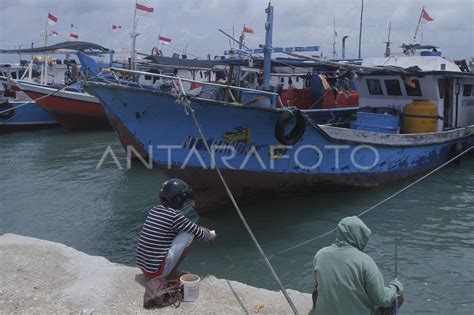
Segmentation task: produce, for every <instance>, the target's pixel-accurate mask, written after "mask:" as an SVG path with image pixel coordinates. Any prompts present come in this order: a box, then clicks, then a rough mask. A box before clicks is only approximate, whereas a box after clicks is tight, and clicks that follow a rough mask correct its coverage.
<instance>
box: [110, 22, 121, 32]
mask: <svg viewBox="0 0 474 315" xmlns="http://www.w3.org/2000/svg"><path fill="white" fill-rule="evenodd" d="M121 29H122V26H121V25H117V24H112V31H117V30H121Z"/></svg>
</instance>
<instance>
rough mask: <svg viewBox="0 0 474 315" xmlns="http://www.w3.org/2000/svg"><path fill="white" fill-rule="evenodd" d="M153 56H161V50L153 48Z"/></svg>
mask: <svg viewBox="0 0 474 315" xmlns="http://www.w3.org/2000/svg"><path fill="white" fill-rule="evenodd" d="M151 55H152V56H161V50H160V49H159V48H158V47H153V48H152V49H151Z"/></svg>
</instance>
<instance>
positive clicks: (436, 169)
mask: <svg viewBox="0 0 474 315" xmlns="http://www.w3.org/2000/svg"><path fill="white" fill-rule="evenodd" d="M473 148H474V146H470V147H469V148H467V149H466V150H464V151H463V152H461V153H459V154H458V155H456V156H455V157H453V158H452V159H450V160H449V161H447V162H445V163H443V164H441V165H440V166H438V167H437V168H435V169H434V170H432V171H431V172H429V173H428V174H426V175H424V176H422V177H420V178H419V179H417V180H416V181H414V182H413V183H411V184H409V185H407V186H405V187H404V188H403V189H401V190H399V191H397V192H396V193H394V194H392V195H390V196H389V197H387V198H385V199H384V200H382V201H380V202H379V203H377V204H375V205H374V206H372V207H370V208H368V209H367V210H365V211H363V212H361V213H360V214H358V215H357V216H358V217H361V216H363V215H365V214H366V213H368V212H370V211H372V210H374V209H375V208H377V207H378V206H380V205H381V204H383V203H385V202H387V201H389V200H390V199H393V198H394V197H396V196H398V195H399V194H401V193H402V192H404V191H405V190H407V189H409V188H411V187H412V186H414V185H415V184H417V183H419V182H421V181H422V180H424V179H425V178H427V177H428V176H430V175H432V174H434V173H436V172H437V171H439V170H440V169H442V168H443V167H445V166H446V165H448V164H450V163H451V162H453V161H455V160H457V159H458V158H460V157H461V156H463V155H464V154H466V153H467V152H469V151H470V150H471V149H473ZM336 229H337V228H334V229H332V230H329V231H327V232H326V233H323V234H321V235H318V236H316V237H313V238H310V239H308V240H306V241H304V242H302V243H299V244H296V245H294V246H291V247H289V248H287V249H284V250H282V251H279V252H277V253H275V254H272V255H270V256H269V259H272V258H273V257H274V256H276V255H281V254H284V253H287V252H289V251H291V250H293V249H295V248H298V247H300V246H303V245H306V244H308V243H311V242H312V241H315V240H317V239H320V238H323V237H325V236H327V235H329V234H331V233H332V232H335V231H336Z"/></svg>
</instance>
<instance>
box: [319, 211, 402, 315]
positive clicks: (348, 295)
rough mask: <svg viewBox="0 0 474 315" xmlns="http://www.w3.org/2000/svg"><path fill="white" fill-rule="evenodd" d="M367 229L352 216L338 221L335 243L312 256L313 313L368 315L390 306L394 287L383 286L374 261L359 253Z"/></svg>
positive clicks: (365, 241) (365, 242)
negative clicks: (314, 299) (313, 279)
mask: <svg viewBox="0 0 474 315" xmlns="http://www.w3.org/2000/svg"><path fill="white" fill-rule="evenodd" d="M370 233H371V232H370V229H369V228H368V227H367V226H366V225H365V224H364V222H362V220H361V219H359V218H358V217H356V216H353V217H347V218H344V219H342V220H341V222H339V224H338V226H337V234H336V242H335V243H334V244H332V245H331V246H328V247H324V248H322V249H321V250H319V251H318V252H317V253H316V255H315V256H314V260H313V270H314V278H315V281H316V285H315V291H316V292H317V300H316V303H315V305H314V310H315V314H316V315H339V314H340V315H347V314H355V315H369V314H375V313H376V312H377V309H378V308H379V307H380V306H383V307H388V306H390V305H392V303H393V302H394V301H395V298H396V296H397V286H395V285H389V286H388V287H385V286H384V280H383V276H382V274H381V273H380V271H379V269H378V268H377V265H376V264H375V262H374V261H373V260H372V258H370V256H369V255H367V254H365V253H364V252H363V250H364V248H365V245H367V241H368V240H369V236H370Z"/></svg>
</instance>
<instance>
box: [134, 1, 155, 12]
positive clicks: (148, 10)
mask: <svg viewBox="0 0 474 315" xmlns="http://www.w3.org/2000/svg"><path fill="white" fill-rule="evenodd" d="M135 8H136V9H137V10H141V11H144V12H148V13H153V8H152V7H147V6H146V5H143V4H140V3H138V2H137V4H136V6H135Z"/></svg>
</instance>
